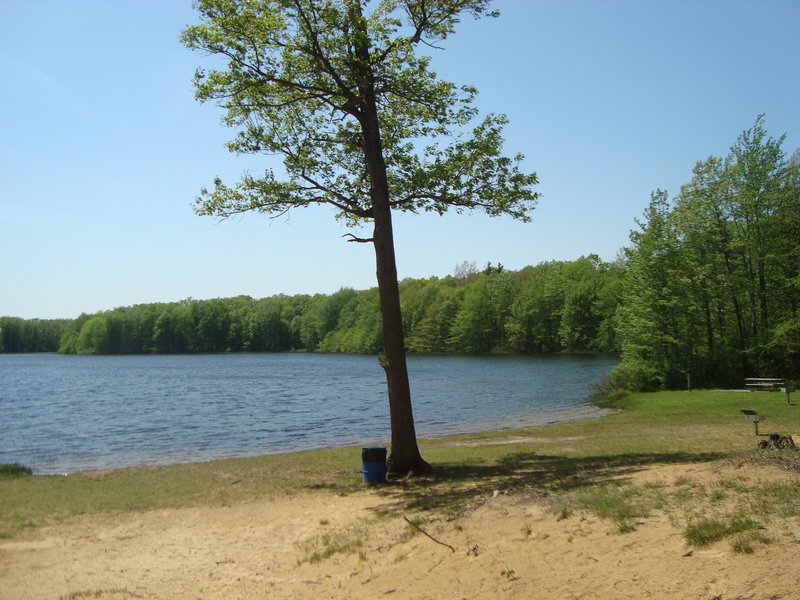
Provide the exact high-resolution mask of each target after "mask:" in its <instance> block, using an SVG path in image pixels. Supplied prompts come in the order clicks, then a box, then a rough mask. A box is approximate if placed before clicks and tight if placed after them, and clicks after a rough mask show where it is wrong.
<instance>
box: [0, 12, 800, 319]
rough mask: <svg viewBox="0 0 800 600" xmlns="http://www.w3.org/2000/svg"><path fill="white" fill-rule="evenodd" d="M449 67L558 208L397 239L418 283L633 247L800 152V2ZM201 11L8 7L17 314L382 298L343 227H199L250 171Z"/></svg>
mask: <svg viewBox="0 0 800 600" xmlns="http://www.w3.org/2000/svg"><path fill="white" fill-rule="evenodd" d="M496 7H497V8H500V10H501V12H502V16H501V17H500V18H499V19H494V20H492V19H490V20H484V21H477V22H474V21H472V20H469V21H468V22H465V23H464V24H463V26H462V27H461V28H460V29H459V31H458V32H457V34H456V35H455V36H454V37H452V38H451V39H450V40H449V41H448V42H447V44H446V50H445V51H443V52H435V58H434V61H435V62H434V64H435V66H436V68H437V70H438V72H439V74H440V75H441V76H442V77H443V78H446V79H449V80H451V81H454V82H456V83H459V84H461V83H469V84H473V85H475V86H476V87H477V88H478V89H479V90H480V91H481V94H480V96H479V98H478V104H479V107H480V109H481V110H482V111H484V112H502V113H505V114H507V115H508V117H509V118H510V120H511V123H510V125H509V126H508V128H507V136H506V139H507V149H508V152H509V153H516V152H522V153H523V154H525V155H526V157H527V158H526V166H527V168H528V169H529V170H534V171H536V172H537V173H538V175H539V178H540V181H541V184H540V185H539V191H540V192H541V193H542V198H541V200H540V203H539V208H538V209H537V210H536V211H535V213H534V220H533V222H532V223H530V224H521V223H518V222H514V221H512V220H511V219H509V218H497V219H490V218H488V217H485V216H482V215H479V214H477V213H476V214H472V215H466V214H465V215H460V216H459V215H455V214H452V215H447V216H445V217H437V216H435V215H422V216H413V215H410V216H400V217H398V218H397V219H396V229H397V231H396V239H397V253H398V268H399V274H400V277H401V278H402V277H428V276H431V275H437V276H444V275H447V274H450V273H452V272H453V269H454V267H455V266H456V265H457V264H459V263H461V262H462V261H464V260H469V261H473V260H474V261H476V262H477V264H478V266H483V265H485V264H486V262H488V261H491V262H493V263H495V264H496V263H498V262H500V263H502V264H503V265H505V266H506V267H508V268H511V269H519V268H522V267H524V266H525V265H534V264H537V263H539V262H541V261H546V260H573V259H575V258H578V257H579V256H581V255H586V254H590V253H595V254H599V255H600V256H601V257H602V258H603V259H605V260H613V259H614V257H615V256H616V254H617V252H618V250H619V249H620V248H621V247H623V246H624V245H626V244H627V243H628V232H629V231H630V229H631V228H633V227H635V223H634V219H636V218H637V217H639V216H640V215H641V214H642V212H643V210H644V208H645V207H646V205H647V203H648V201H649V198H650V193H651V191H653V190H654V189H656V188H661V189H666V190H667V191H668V192H669V193H670V195H674V194H676V193H677V192H678V190H679V187H680V185H681V184H683V183H686V182H687V181H688V180H689V179H690V178H691V169H692V167H693V166H694V164H695V162H696V161H698V160H702V159H704V158H706V157H707V156H709V155H711V154H714V155H725V154H727V152H728V150H729V148H730V146H731V145H732V144H733V143H734V142H735V140H736V138H737V136H738V135H739V133H740V132H741V131H742V130H744V129H746V128H749V127H750V126H751V125H752V124H753V122H754V120H755V118H756V115H758V114H759V113H766V124H767V128H768V129H769V131H770V133H771V134H772V135H773V136H775V137H777V136H779V135H781V134H783V133H786V134H787V139H786V142H785V145H784V149H785V150H786V152H787V154H790V153H791V152H793V151H794V149H795V148H797V147H798V146H800V2H798V1H797V0H761V1H758V2H756V1H751V0H746V1H739V0H718V1H710V0H648V1H643V0H627V1H622V0H602V1H601V0H594V1H589V0H583V1H579V0H565V1H556V0H550V1H547V2H544V1H538V0H499V1H498V2H497V3H496ZM194 21H195V14H194V11H193V9H192V7H191V3H190V2H189V0H0V85H1V86H2V89H0V315H8V316H20V317H26V318H31V317H42V318H53V317H74V316H77V315H78V314H80V313H81V312H95V311H99V310H106V309H111V308H114V307H116V306H127V305H131V304H138V303H147V302H162V301H163V302H167V301H176V300H180V299H183V298H187V297H194V298H214V297H227V296H235V295H239V294H247V295H251V296H254V297H263V296H269V295H273V294H277V293H286V294H296V293H315V292H324V293H330V292H333V291H336V290H337V289H339V288H340V287H342V286H350V287H355V288H358V289H362V288H367V287H372V286H374V285H375V283H374V271H375V268H374V262H373V258H374V257H373V254H372V249H371V247H370V246H365V245H362V244H348V243H346V242H345V241H344V239H342V235H343V234H345V233H346V232H347V231H348V230H347V229H346V228H345V226H344V225H343V224H340V223H338V222H336V221H334V220H333V212H332V211H330V210H327V209H325V208H312V209H305V210H300V211H295V212H293V213H291V214H290V215H289V216H288V217H283V218H280V219H277V220H272V221H270V220H268V219H265V218H263V217H258V216H256V215H253V216H247V217H240V218H235V219H230V220H228V221H224V222H218V221H217V220H215V219H213V218H210V217H198V216H196V215H195V214H194V213H193V211H192V208H191V205H192V201H193V199H194V197H195V195H196V194H197V191H198V190H199V189H200V187H202V186H204V185H209V184H210V183H211V181H212V179H213V178H214V177H215V176H217V175H219V176H221V177H223V179H225V180H228V181H230V182H231V183H232V182H233V181H234V180H235V179H236V178H237V177H238V175H239V174H240V173H241V172H242V171H243V170H244V169H248V168H250V169H261V168H262V167H265V166H269V161H270V160H274V159H270V158H266V157H244V158H243V157H236V156H233V155H230V154H228V153H227V151H226V150H225V148H224V147H223V144H224V142H225V141H226V140H227V139H229V138H230V137H231V136H232V132H231V131H230V130H226V129H224V128H223V127H222V126H221V125H220V124H219V117H220V111H219V109H217V108H216V107H214V106H212V105H201V104H199V103H197V102H196V101H195V100H194V98H193V90H192V86H191V77H192V74H193V72H194V69H195V68H196V67H198V66H201V65H203V64H204V63H205V64H208V63H207V60H206V58H205V57H204V56H203V55H202V54H200V53H193V52H190V51H188V50H186V49H185V48H184V47H183V46H182V45H181V44H180V43H179V42H178V35H179V33H180V31H181V29H182V28H183V27H184V26H185V25H187V24H189V23H192V22H194Z"/></svg>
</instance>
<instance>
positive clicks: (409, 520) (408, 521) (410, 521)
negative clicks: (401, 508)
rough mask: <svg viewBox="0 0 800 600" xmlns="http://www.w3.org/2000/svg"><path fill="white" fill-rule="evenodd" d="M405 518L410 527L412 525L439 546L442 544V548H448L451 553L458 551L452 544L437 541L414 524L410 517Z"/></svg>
mask: <svg viewBox="0 0 800 600" xmlns="http://www.w3.org/2000/svg"><path fill="white" fill-rule="evenodd" d="M403 518H404V519H405V520H406V523H408V524H409V525H411V526H412V527H413V528H414V529H416V530H417V531H419V532H420V533H424V534H425V535H426V536H428V537H429V538H430V539H432V540H433V541H434V542H436V543H437V544H441V545H442V546H447V547H448V548H450V551H451V552H455V551H456V549H455V548H453V547H452V546H451V545H450V544H445V543H444V542H442V541H440V540H437V539H436V538H435V537H433V536H432V535H431V534H430V533H428V532H427V531H425V530H424V529H423V528H422V527H420V526H419V525H417V524H416V523H414V521H412V520H411V519H409V518H408V517H406V516H404V517H403Z"/></svg>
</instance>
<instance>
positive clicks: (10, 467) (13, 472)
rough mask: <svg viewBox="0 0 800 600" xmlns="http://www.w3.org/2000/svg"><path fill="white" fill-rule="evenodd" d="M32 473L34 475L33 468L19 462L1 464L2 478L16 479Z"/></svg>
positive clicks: (0, 474)
mask: <svg viewBox="0 0 800 600" xmlns="http://www.w3.org/2000/svg"><path fill="white" fill-rule="evenodd" d="M30 475H33V469H30V468H28V467H26V466H24V465H21V464H19V463H13V464H4V465H0V479H14V478H16V477H28V476H30Z"/></svg>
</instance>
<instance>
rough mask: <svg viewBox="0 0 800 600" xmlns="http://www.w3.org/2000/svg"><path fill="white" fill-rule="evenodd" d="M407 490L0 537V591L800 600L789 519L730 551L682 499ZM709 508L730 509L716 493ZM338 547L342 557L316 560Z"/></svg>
mask: <svg viewBox="0 0 800 600" xmlns="http://www.w3.org/2000/svg"><path fill="white" fill-rule="evenodd" d="M619 478H620V480H621V481H624V482H625V483H628V484H635V485H637V486H645V487H647V486H650V487H653V488H655V487H657V488H658V489H660V490H663V492H664V493H665V494H670V493H672V492H674V491H675V490H677V489H678V488H679V487H682V489H689V488H687V486H689V487H690V488H691V489H710V488H711V487H713V486H715V485H719V484H720V482H722V483H724V482H732V481H735V482H738V485H743V486H762V485H768V484H769V483H770V482H793V483H795V484H796V483H797V481H798V475H797V473H796V472H790V471H787V470H784V469H781V468H778V467H775V466H768V465H754V464H749V463H748V464H736V463H735V461H730V460H728V461H723V462H718V463H696V464H691V465H674V464H673V465H653V466H645V467H641V468H636V469H635V470H631V469H627V470H625V472H624V473H622V472H621V473H620V474H619ZM434 493H435V492H434ZM402 495H403V490H402V486H398V485H395V486H383V487H380V488H370V487H367V486H364V488H363V489H361V490H359V491H356V492H354V493H350V494H348V495H337V494H334V493H331V492H326V491H320V490H317V491H309V492H308V493H301V494H297V495H292V496H285V497H277V498H275V499H271V500H270V499H259V500H256V501H248V502H242V503H239V504H232V505H230V506H215V507H195V508H182V509H162V510H152V511H145V512H123V513H115V514H100V515H97V514H95V515H89V516H80V517H74V518H70V519H68V520H66V521H64V522H62V523H59V524H53V525H49V526H45V527H42V528H39V529H36V530H34V531H32V532H30V533H28V534H25V535H21V536H18V537H15V538H13V539H11V540H5V541H2V542H0V599H2V600H61V599H64V600H66V599H69V600H73V599H80V598H99V599H103V600H130V599H138V598H143V599H159V600H200V599H203V600H237V599H241V600H250V599H290V598H298V599H299V598H331V599H347V598H357V599H371V598H383V597H386V598H403V599H440V598H441V599H445V598H456V599H469V600H477V599H479V598H520V599H522V598H540V599H590V598H591V599H600V600H606V599H607V600H618V599H637V600H638V599H640V598H663V599H675V600H679V599H680V600H686V599H698V600H734V599H736V600H750V599H753V600H778V599H780V600H790V599H795V598H800V571H799V570H798V568H797V565H798V560H800V519H799V518H798V517H796V516H794V517H786V518H781V517H780V516H779V515H775V516H774V518H770V519H769V522H768V523H765V524H764V530H763V533H764V535H765V537H766V538H768V539H769V542H768V543H762V544H757V545H755V546H754V547H753V548H752V549H751V550H750V551H749V552H742V551H738V552H737V551H735V550H734V549H733V547H732V544H731V540H730V539H724V540H722V541H719V542H716V543H714V544H711V545H709V546H707V547H702V548H698V547H693V546H691V545H689V544H688V543H687V541H686V540H685V539H684V536H683V532H684V529H685V525H686V521H687V519H690V518H697V516H698V514H696V513H694V512H693V510H694V508H693V504H692V500H691V499H690V498H689V499H687V500H686V504H684V505H681V504H679V505H677V506H676V505H675V504H673V505H671V506H670V507H668V508H665V509H663V510H662V509H658V508H656V509H654V510H652V512H651V513H650V514H649V516H647V517H644V518H639V519H637V520H636V522H635V523H633V527H631V531H629V532H627V533H620V531H619V530H618V528H617V526H616V525H615V523H614V522H613V521H611V520H609V519H604V518H601V517H599V516H597V515H596V514H593V513H591V512H587V511H575V512H572V513H571V514H559V513H558V511H554V510H553V502H554V501H556V500H557V498H553V497H551V496H550V495H549V494H547V493H544V492H542V491H540V490H537V489H536V488H535V481H531V487H530V488H529V489H523V490H519V489H518V490H514V491H506V490H503V489H502V486H498V489H497V490H495V491H493V492H492V493H491V494H490V495H488V496H485V497H483V498H481V499H479V500H478V501H476V502H475V503H473V504H471V505H469V506H467V507H465V508H464V509H463V510H461V511H460V512H458V513H456V514H451V515H449V516H447V515H444V514H442V513H441V512H438V511H416V512H415V511H413V510H411V509H409V508H408V506H407V504H405V503H404V502H403V501H402ZM708 510H709V509H708V508H704V509H703V511H708ZM711 510H712V511H713V510H719V511H724V510H726V506H725V499H724V498H721V499H720V501H719V504H718V505H717V506H716V508H712V509H711ZM704 514H705V513H704ZM407 519H409V520H412V521H413V522H414V523H416V524H417V527H413V526H411V525H409V523H408V521H407ZM337 543H340V544H341V545H342V546H343V547H344V549H343V550H342V551H340V552H335V553H333V554H332V555H330V556H327V557H324V558H321V559H320V560H314V559H313V554H314V552H315V551H319V550H322V549H324V548H326V547H328V548H329V547H330V546H331V545H335V544H337ZM348 545H352V547H349V548H348V547H347V546H348Z"/></svg>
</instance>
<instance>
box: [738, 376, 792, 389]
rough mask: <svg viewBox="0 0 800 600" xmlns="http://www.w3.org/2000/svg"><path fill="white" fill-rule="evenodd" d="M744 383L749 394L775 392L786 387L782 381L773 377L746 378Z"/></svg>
mask: <svg viewBox="0 0 800 600" xmlns="http://www.w3.org/2000/svg"><path fill="white" fill-rule="evenodd" d="M744 381H745V386H747V389H749V390H750V391H751V392H758V391H762V392H776V391H778V390H780V389H781V388H783V387H786V383H785V382H784V380H783V379H781V378H775V377H747V378H746V379H745V380H744Z"/></svg>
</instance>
